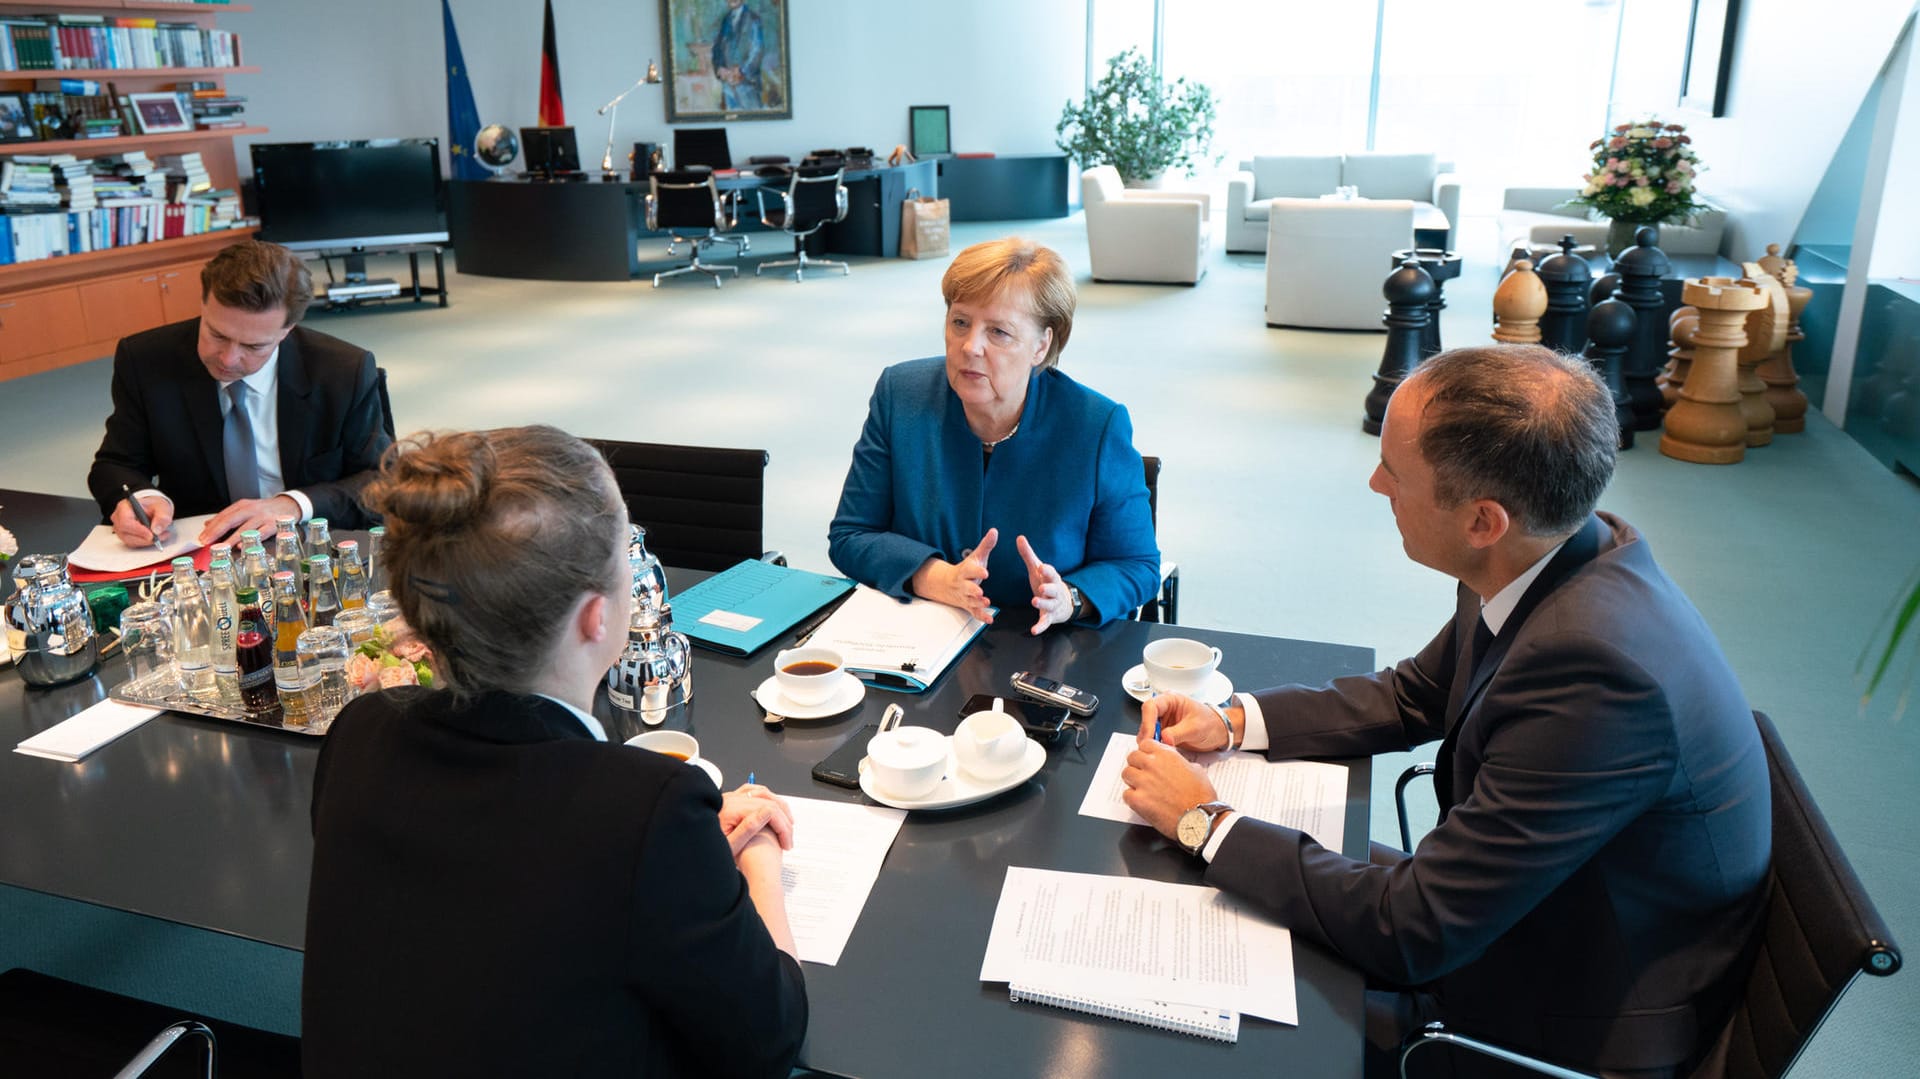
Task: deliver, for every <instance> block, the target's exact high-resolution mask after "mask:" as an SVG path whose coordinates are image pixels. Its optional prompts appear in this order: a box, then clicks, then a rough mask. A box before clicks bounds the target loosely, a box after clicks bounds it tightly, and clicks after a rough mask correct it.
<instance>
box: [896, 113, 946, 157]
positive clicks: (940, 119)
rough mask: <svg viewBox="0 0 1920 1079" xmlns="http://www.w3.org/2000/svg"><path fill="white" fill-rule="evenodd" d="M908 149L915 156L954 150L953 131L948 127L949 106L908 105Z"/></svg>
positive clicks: (927, 155) (929, 155) (928, 155)
mask: <svg viewBox="0 0 1920 1079" xmlns="http://www.w3.org/2000/svg"><path fill="white" fill-rule="evenodd" d="M907 149H909V150H912V151H913V156H915V157H931V156H933V155H934V154H950V153H952V152H953V133H952V132H951V131H950V130H948V128H947V106H945V105H908V106H907Z"/></svg>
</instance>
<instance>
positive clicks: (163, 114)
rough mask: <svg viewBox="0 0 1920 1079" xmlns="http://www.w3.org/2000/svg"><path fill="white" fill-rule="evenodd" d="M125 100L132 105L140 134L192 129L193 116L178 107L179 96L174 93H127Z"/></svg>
mask: <svg viewBox="0 0 1920 1079" xmlns="http://www.w3.org/2000/svg"><path fill="white" fill-rule="evenodd" d="M127 100H128V101H129V102H130V103H131V104H132V105H133V115H134V118H135V119H136V120H138V121H139V122H140V133H141V134H142V135H164V134H167V133H169V132H174V131H192V130H193V117H191V116H188V115H187V113H186V110H185V109H183V108H181V107H180V98H179V97H178V96H176V95H174V94H128V95H127Z"/></svg>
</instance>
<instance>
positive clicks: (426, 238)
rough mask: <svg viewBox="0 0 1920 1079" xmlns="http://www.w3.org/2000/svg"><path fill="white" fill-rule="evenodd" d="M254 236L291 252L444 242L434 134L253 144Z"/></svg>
mask: <svg viewBox="0 0 1920 1079" xmlns="http://www.w3.org/2000/svg"><path fill="white" fill-rule="evenodd" d="M252 154H253V188H254V196H255V198H256V199H257V200H258V205H259V209H260V238H261V239H262V240H270V241H272V242H273V243H277V244H282V245H284V246H286V247H291V248H294V249H296V250H319V249H333V248H354V247H383V246H389V245H396V246H397V245H400V244H426V243H446V242H447V240H448V236H447V185H446V181H445V179H444V178H443V177H442V176H441V173H440V140H439V139H352V140H342V141H338V142H273V143H256V144H254V146H253V147H252Z"/></svg>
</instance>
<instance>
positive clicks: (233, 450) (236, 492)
mask: <svg viewBox="0 0 1920 1079" xmlns="http://www.w3.org/2000/svg"><path fill="white" fill-rule="evenodd" d="M227 401H228V402H229V404H230V407H228V409H227V422H226V430H225V431H224V432H223V434H222V435H221V438H220V453H221V456H223V457H225V458H226V459H227V462H226V463H227V498H228V499H230V500H231V501H234V502H238V501H240V500H241V499H243V498H259V497H260V470H259V465H258V464H257V462H255V461H254V459H253V417H252V416H251V415H249V414H248V413H247V384H246V383H244V382H231V383H228V384H227Z"/></svg>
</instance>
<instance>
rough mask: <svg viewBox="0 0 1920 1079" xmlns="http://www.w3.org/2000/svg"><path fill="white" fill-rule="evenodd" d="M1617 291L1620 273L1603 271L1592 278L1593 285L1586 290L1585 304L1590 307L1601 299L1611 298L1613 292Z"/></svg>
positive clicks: (1618, 289)
mask: <svg viewBox="0 0 1920 1079" xmlns="http://www.w3.org/2000/svg"><path fill="white" fill-rule="evenodd" d="M1619 291H1620V275H1619V274H1617V273H1603V274H1601V275H1600V276H1599V277H1596V278H1594V279H1593V287H1592V288H1591V289H1588V290H1587V305H1588V306H1589V307H1591V306H1592V305H1594V304H1597V303H1599V302H1601V301H1602V300H1611V299H1613V294H1614V293H1616V292H1619Z"/></svg>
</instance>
